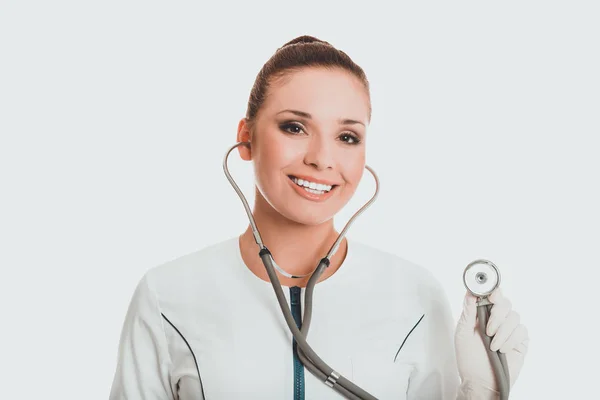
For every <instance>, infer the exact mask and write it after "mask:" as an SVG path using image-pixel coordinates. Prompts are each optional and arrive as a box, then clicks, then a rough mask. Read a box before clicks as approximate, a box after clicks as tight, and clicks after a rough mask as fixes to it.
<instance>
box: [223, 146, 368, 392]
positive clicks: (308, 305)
mask: <svg viewBox="0 0 600 400" xmlns="http://www.w3.org/2000/svg"><path fill="white" fill-rule="evenodd" d="M242 145H246V146H249V145H250V144H249V143H248V142H239V143H236V144H235V145H233V146H232V147H230V148H229V150H228V151H227V153H226V154H225V157H224V160H223V171H224V172H225V176H226V177H227V179H228V180H229V182H230V183H231V185H232V186H233V188H234V190H235V191H236V193H237V194H238V196H239V197H240V199H241V200H242V203H243V204H244V209H245V210H246V214H247V216H248V220H249V221H250V226H251V229H252V233H253V236H254V239H255V241H256V244H257V245H258V246H259V248H260V251H259V256H260V258H261V260H262V262H263V264H264V266H265V269H266V270H267V274H268V276H269V280H270V282H271V284H272V286H273V290H274V291H275V295H276V297H277V301H278V303H279V306H280V308H281V311H282V313H283V316H284V319H285V321H286V323H287V325H288V328H289V330H290V332H291V333H292V335H293V337H294V339H295V340H296V343H297V345H298V347H297V349H298V357H299V358H300V361H301V362H302V363H303V364H304V366H305V367H306V368H307V369H308V370H309V372H311V373H312V374H314V375H315V376H316V377H317V378H318V379H320V380H321V381H323V382H324V383H325V384H327V385H328V386H329V387H331V388H332V389H334V390H336V391H337V392H338V393H340V394H342V395H343V396H345V397H346V398H348V399H352V400H377V399H376V397H374V396H373V395H371V394H369V393H368V392H367V391H365V390H364V389H362V388H360V387H359V386H357V385H356V384H354V383H353V382H351V381H350V380H348V379H347V378H345V377H344V376H342V375H340V374H339V373H338V372H336V371H335V370H334V369H333V368H331V367H330V366H329V365H327V364H326V363H325V362H324V361H323V360H322V359H321V358H320V357H319V356H318V355H317V354H316V352H315V351H314V350H313V349H312V348H311V346H310V345H309V344H308V342H307V341H306V336H307V335H308V329H309V327H310V322H311V317H312V299H313V293H314V287H315V285H316V283H317V282H318V280H319V277H320V276H321V274H322V273H323V271H324V270H325V269H326V268H327V267H328V266H329V262H330V259H331V257H332V256H333V255H334V254H335V252H336V251H337V250H338V248H339V246H340V244H341V242H342V240H343V239H344V237H345V235H346V232H347V231H348V229H349V228H350V225H351V224H352V223H353V222H354V220H355V219H356V218H357V217H358V216H359V215H360V214H362V213H363V212H364V211H365V210H366V209H367V208H368V207H369V206H370V205H371V204H372V203H373V202H374V201H375V199H376V198H377V196H378V194H379V179H378V177H377V174H376V173H375V172H374V171H373V169H371V168H370V167H369V166H365V168H366V169H367V170H368V171H369V172H370V173H371V174H372V175H373V177H374V179H375V193H374V195H373V196H372V197H371V199H369V201H368V202H367V203H366V204H364V205H363V206H362V207H361V208H360V209H359V210H358V211H357V212H355V213H354V215H353V216H352V217H351V218H350V220H349V221H348V222H347V223H346V225H345V226H344V228H343V229H342V231H341V232H340V234H339V235H338V238H337V239H336V241H335V243H334V244H333V245H332V246H331V248H330V249H329V251H328V252H327V255H326V256H325V257H324V258H322V259H321V261H320V262H319V265H318V266H317V268H316V269H315V271H314V272H313V273H312V274H310V275H311V277H310V279H309V281H308V284H307V287H306V290H305V297H304V303H305V311H304V317H303V319H302V330H300V329H298V327H297V325H296V322H295V321H294V318H293V316H292V314H291V311H290V309H289V307H288V305H287V300H286V298H285V295H284V293H283V289H282V287H281V283H280V281H279V278H278V277H277V273H276V272H275V269H276V268H275V267H274V264H275V262H274V259H273V256H272V254H271V252H270V251H269V249H268V248H267V247H266V246H265V244H264V243H263V241H262V238H261V236H260V232H259V230H258V227H257V226H256V222H255V221H254V216H253V215H252V211H251V210H250V206H249V204H248V202H247V201H246V198H245V196H244V194H243V193H242V191H241V190H240V188H239V186H238V185H237V184H236V183H235V180H234V179H233V177H232V176H231V173H230V172H229V168H228V166H227V160H228V157H229V154H230V153H231V151H233V150H234V149H235V148H237V147H238V146H242ZM275 265H276V264H275ZM277 269H278V270H280V269H279V268H277ZM280 271H281V270H280ZM283 272H285V271H283ZM284 275H286V274H285V273H284ZM286 276H290V275H289V274H287V275H286Z"/></svg>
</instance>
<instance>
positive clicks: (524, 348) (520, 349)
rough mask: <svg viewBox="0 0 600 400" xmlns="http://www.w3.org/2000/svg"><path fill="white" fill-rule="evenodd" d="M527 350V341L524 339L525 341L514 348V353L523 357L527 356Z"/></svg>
mask: <svg viewBox="0 0 600 400" xmlns="http://www.w3.org/2000/svg"><path fill="white" fill-rule="evenodd" d="M528 350H529V339H526V340H525V341H523V342H522V343H519V344H518V345H517V347H515V351H516V352H517V353H521V354H522V355H523V356H524V355H525V354H527V351H528Z"/></svg>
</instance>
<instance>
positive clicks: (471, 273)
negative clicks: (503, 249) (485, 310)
mask: <svg viewBox="0 0 600 400" xmlns="http://www.w3.org/2000/svg"><path fill="white" fill-rule="evenodd" d="M463 282H464V284H465V287H466V288H467V290H468V291H469V292H471V294H472V295H473V296H477V297H480V298H481V297H487V296H489V295H490V294H491V293H492V292H493V291H494V290H496V288H497V287H498V286H500V271H499V270H498V267H496V265H494V263H493V262H491V261H488V260H475V261H473V262H472V263H470V264H469V265H467V267H466V268H465V272H464V273H463Z"/></svg>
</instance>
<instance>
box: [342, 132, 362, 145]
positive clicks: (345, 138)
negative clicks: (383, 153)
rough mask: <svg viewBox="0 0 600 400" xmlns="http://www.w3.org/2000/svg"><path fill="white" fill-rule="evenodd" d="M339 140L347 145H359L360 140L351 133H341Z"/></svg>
mask: <svg viewBox="0 0 600 400" xmlns="http://www.w3.org/2000/svg"><path fill="white" fill-rule="evenodd" d="M340 140H341V141H342V142H344V143H348V144H359V143H360V139H359V138H358V137H357V136H356V135H353V134H351V133H342V134H341V135H340Z"/></svg>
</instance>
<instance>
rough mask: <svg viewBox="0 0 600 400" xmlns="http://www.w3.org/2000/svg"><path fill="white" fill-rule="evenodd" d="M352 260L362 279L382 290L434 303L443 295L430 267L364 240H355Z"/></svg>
mask: <svg viewBox="0 0 600 400" xmlns="http://www.w3.org/2000/svg"><path fill="white" fill-rule="evenodd" d="M349 243H350V244H349V245H351V246H352V250H351V251H352V254H351V257H352V261H353V263H355V264H357V265H356V266H357V267H358V268H357V269H358V270H360V271H359V272H358V274H360V275H361V280H362V281H368V282H372V283H373V285H375V286H376V287H377V288H378V289H379V290H384V291H386V292H388V293H394V295H396V296H399V297H402V298H406V297H411V298H412V299H413V300H420V302H425V303H430V302H431V301H434V302H438V301H439V300H440V299H443V298H444V296H445V292H444V290H443V287H442V284H441V282H440V280H439V279H438V278H437V277H436V276H435V274H434V273H433V272H432V271H431V270H430V269H429V268H427V267H425V266H424V265H422V264H419V263H417V262H414V261H410V260H408V259H406V258H404V257H401V256H399V255H397V254H394V253H392V252H391V251H386V250H382V249H379V248H376V247H373V246H371V245H367V244H365V243H361V242H355V241H351V242H349Z"/></svg>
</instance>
